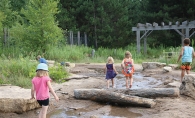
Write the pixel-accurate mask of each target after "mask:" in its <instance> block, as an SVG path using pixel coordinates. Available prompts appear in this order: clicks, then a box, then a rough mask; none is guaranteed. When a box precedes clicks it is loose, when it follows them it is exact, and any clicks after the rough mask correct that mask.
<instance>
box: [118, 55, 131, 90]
mask: <svg viewBox="0 0 195 118" xmlns="http://www.w3.org/2000/svg"><path fill="white" fill-rule="evenodd" d="M121 67H122V73H123V74H124V76H125V77H126V88H127V89H128V88H131V87H132V83H133V77H132V76H133V73H134V62H133V59H132V55H131V53H130V52H129V51H126V52H125V58H124V59H123V61H122V64H121ZM129 80H130V85H129V84H128V81H129Z"/></svg>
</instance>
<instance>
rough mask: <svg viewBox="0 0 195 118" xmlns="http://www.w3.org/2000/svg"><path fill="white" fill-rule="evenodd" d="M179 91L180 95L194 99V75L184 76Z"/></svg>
mask: <svg viewBox="0 0 195 118" xmlns="http://www.w3.org/2000/svg"><path fill="white" fill-rule="evenodd" d="M179 89H180V94H182V95H186V96H189V97H192V98H194V99H195V74H188V75H185V76H184V79H183V81H182V84H181V86H180V88H179Z"/></svg>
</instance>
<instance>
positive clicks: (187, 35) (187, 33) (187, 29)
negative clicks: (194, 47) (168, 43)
mask: <svg viewBox="0 0 195 118" xmlns="http://www.w3.org/2000/svg"><path fill="white" fill-rule="evenodd" d="M185 36H186V37H185V38H189V28H186V35H185Z"/></svg>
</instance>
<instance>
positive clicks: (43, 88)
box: [32, 76, 51, 100]
mask: <svg viewBox="0 0 195 118" xmlns="http://www.w3.org/2000/svg"><path fill="white" fill-rule="evenodd" d="M50 80H51V79H50V78H49V77H48V76H44V77H34V78H33V79H32V83H33V85H34V89H35V92H36V99H37V100H45V99H47V98H49V87H48V86H47V82H48V81H50Z"/></svg>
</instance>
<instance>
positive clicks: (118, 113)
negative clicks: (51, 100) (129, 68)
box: [47, 69, 162, 118]
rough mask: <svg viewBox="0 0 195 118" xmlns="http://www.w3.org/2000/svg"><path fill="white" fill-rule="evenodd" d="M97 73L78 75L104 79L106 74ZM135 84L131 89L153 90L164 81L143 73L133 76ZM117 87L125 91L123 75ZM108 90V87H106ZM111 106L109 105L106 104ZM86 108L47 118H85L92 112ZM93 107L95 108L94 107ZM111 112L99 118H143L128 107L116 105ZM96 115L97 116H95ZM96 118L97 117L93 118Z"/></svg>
mask: <svg viewBox="0 0 195 118" xmlns="http://www.w3.org/2000/svg"><path fill="white" fill-rule="evenodd" d="M96 72H97V73H78V74H82V75H86V76H90V77H100V78H102V77H104V76H105V75H104V73H103V72H102V70H100V69H98V70H97V69H96ZM133 78H134V82H133V86H132V88H131V89H138V88H153V87H157V86H159V85H160V84H162V81H160V80H158V79H155V78H152V77H145V76H144V75H142V73H140V72H137V73H134V75H133ZM115 85H116V89H125V88H126V86H125V78H124V76H123V75H122V74H118V75H117V76H116V78H115ZM105 88H106V87H105ZM106 105H109V104H105V106H106ZM89 107H90V106H88V109H86V108H79V109H76V110H74V109H57V110H55V111H53V112H50V113H49V114H48V115H47V118H84V117H82V115H84V114H86V113H89V112H92V111H91V110H89ZM92 107H93V106H92ZM109 108H110V112H109V113H103V114H102V116H101V117H98V118H138V117H141V116H142V114H139V113H134V112H132V111H130V110H129V108H128V107H121V106H116V105H109ZM94 115H95V114H94ZM91 118H96V117H91Z"/></svg>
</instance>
